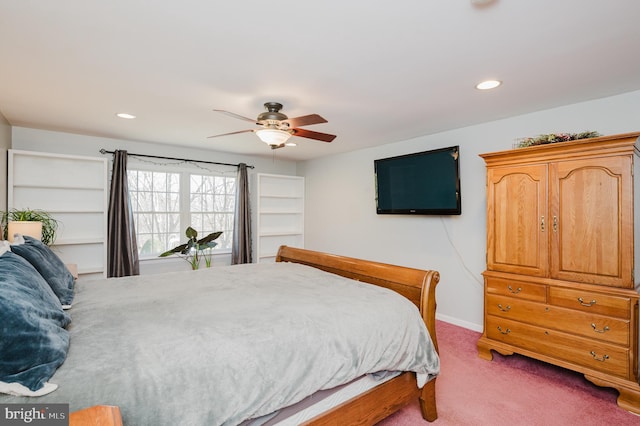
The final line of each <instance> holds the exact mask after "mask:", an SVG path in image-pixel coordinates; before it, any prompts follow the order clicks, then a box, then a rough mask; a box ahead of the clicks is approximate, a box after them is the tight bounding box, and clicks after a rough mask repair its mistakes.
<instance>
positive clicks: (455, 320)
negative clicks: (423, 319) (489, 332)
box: [436, 312, 482, 333]
mask: <svg viewBox="0 0 640 426" xmlns="http://www.w3.org/2000/svg"><path fill="white" fill-rule="evenodd" d="M436 319H437V320H440V321H444V322H447V323H449V324H453V325H457V326H459V327H463V328H466V329H469V330H473V331H477V332H479V333H482V324H474V323H472V322H468V321H463V320H461V319H458V318H454V317H450V316H448V315H443V314H439V313H437V312H436Z"/></svg>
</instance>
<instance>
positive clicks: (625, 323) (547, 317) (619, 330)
mask: <svg viewBox="0 0 640 426" xmlns="http://www.w3.org/2000/svg"><path fill="white" fill-rule="evenodd" d="M486 303H487V306H486V311H487V314H488V315H494V316H498V317H503V318H506V319H511V320H515V321H520V322H525V323H528V324H531V325H536V326H539V327H545V328H551V329H554V330H557V331H563V332H566V333H569V334H578V335H580V336H584V337H587V338H590V339H598V340H602V341H605V342H610V343H615V344H618V345H623V346H628V345H629V343H630V326H629V320H624V319H621V318H615V317H608V316H604V315H597V314H592V313H587V312H582V311H576V310H573V309H566V308H561V307H557V306H552V305H548V304H544V303H537V302H530V301H527V300H518V299H515V298H513V297H507V296H498V295H493V294H492V295H488V296H487V298H486Z"/></svg>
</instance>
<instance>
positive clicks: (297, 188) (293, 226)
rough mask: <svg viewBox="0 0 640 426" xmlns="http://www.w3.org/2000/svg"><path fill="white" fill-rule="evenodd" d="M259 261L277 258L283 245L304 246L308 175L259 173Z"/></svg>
mask: <svg viewBox="0 0 640 426" xmlns="http://www.w3.org/2000/svg"><path fill="white" fill-rule="evenodd" d="M257 179H258V181H257V193H258V200H257V201H258V202H257V206H258V209H257V256H256V259H257V262H258V263H260V262H273V261H275V258H276V254H277V251H278V248H279V247H280V246H281V245H287V246H291V247H299V248H304V178H303V177H300V176H286V175H274V174H267V173H258V175H257Z"/></svg>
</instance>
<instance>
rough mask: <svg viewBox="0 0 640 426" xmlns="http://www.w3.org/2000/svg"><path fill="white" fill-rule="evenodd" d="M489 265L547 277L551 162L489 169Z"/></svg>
mask: <svg viewBox="0 0 640 426" xmlns="http://www.w3.org/2000/svg"><path fill="white" fill-rule="evenodd" d="M487 197H488V198H487V206H488V209H487V268H488V269H489V270H493V271H503V272H511V273H516V274H526V275H533V276H538V277H546V276H547V275H548V271H549V259H548V247H549V241H548V234H549V232H548V231H549V223H548V217H547V213H546V210H547V165H546V164H538V165H527V166H510V167H495V168H489V169H488V170H487Z"/></svg>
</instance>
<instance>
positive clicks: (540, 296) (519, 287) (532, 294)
mask: <svg viewBox="0 0 640 426" xmlns="http://www.w3.org/2000/svg"><path fill="white" fill-rule="evenodd" d="M486 286H487V293H488V294H502V295H504V296H513V297H517V298H518V299H526V300H534V301H537V302H545V301H546V299H547V290H546V289H547V287H546V286H545V285H540V284H531V283H528V282H524V281H515V280H508V279H503V278H494V277H487V278H486Z"/></svg>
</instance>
